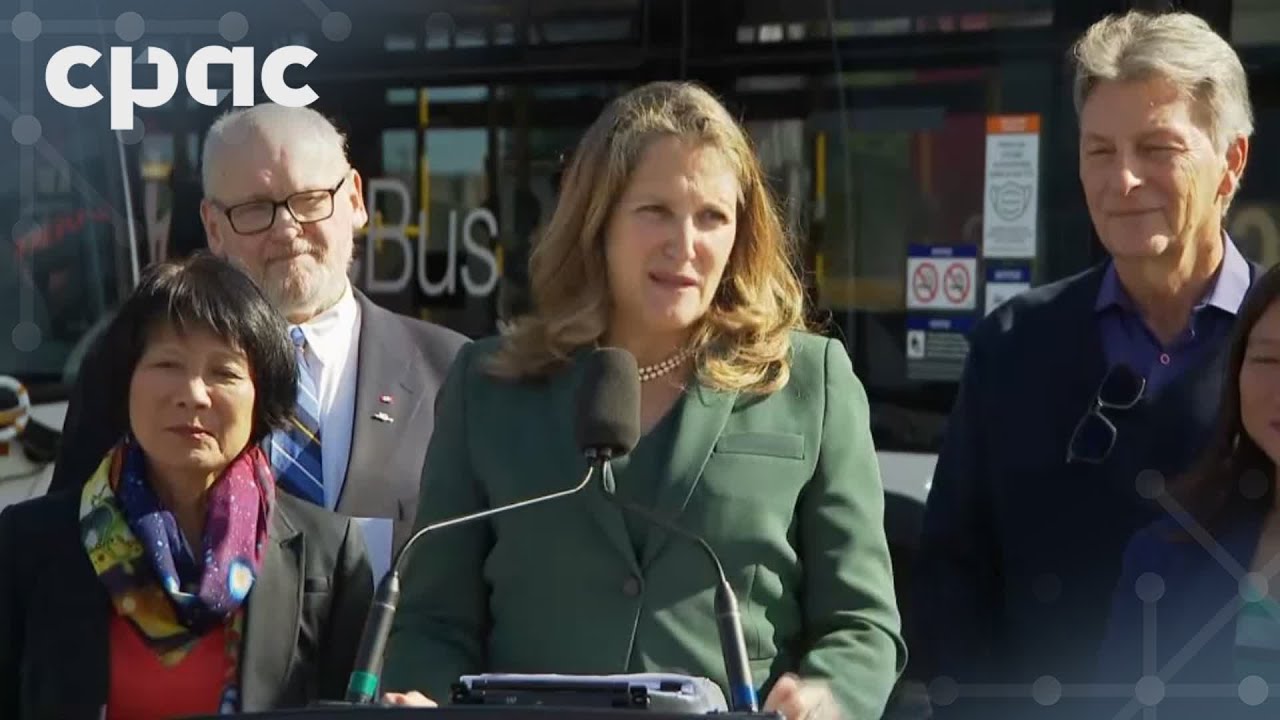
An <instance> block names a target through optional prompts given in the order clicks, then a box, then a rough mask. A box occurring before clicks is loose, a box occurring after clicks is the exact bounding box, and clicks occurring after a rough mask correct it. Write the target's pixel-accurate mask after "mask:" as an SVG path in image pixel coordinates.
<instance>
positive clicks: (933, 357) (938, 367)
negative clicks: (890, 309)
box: [907, 313, 976, 382]
mask: <svg viewBox="0 0 1280 720" xmlns="http://www.w3.org/2000/svg"><path fill="white" fill-rule="evenodd" d="M975 322H976V318H975V317H974V316H973V314H972V313H966V314H963V315H950V316H941V315H917V314H909V315H907V377H908V379H910V380H913V381H920V382H954V381H956V380H958V379H960V375H961V374H962V373H963V372H964V361H965V358H966V357H967V356H968V354H969V341H968V334H969V331H970V330H972V329H973V326H974V324H975Z"/></svg>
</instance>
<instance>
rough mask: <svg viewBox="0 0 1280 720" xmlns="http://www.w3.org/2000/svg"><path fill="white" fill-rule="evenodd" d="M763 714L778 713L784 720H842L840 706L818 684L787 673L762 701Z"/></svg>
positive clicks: (822, 684) (827, 691)
mask: <svg viewBox="0 0 1280 720" xmlns="http://www.w3.org/2000/svg"><path fill="white" fill-rule="evenodd" d="M764 711H765V712H776V713H781V714H782V716H783V717H784V718H787V720H842V718H843V717H844V714H843V713H841V712H840V704H839V703H838V702H837V701H836V699H835V696H834V695H832V694H831V688H830V687H828V686H827V684H826V683H825V682H823V681H821V680H802V679H800V678H799V677H798V676H796V675H793V674H791V673H787V674H785V675H783V676H782V677H780V678H778V682H776V683H774V685H773V689H772V690H770V691H769V697H767V698H765V701H764Z"/></svg>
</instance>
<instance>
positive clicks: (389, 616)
mask: <svg viewBox="0 0 1280 720" xmlns="http://www.w3.org/2000/svg"><path fill="white" fill-rule="evenodd" d="M591 460H592V462H591V464H590V465H588V466H587V472H586V474H585V475H583V477H582V482H579V483H578V484H577V485H575V486H574V487H572V488H569V489H568V490H561V491H559V492H554V493H551V494H550V495H540V496H538V497H534V498H529V499H528V500H521V501H520V502H515V503H511V504H510V505H502V506H500V507H496V508H489V509H488V510H481V511H479V512H474V513H470V514H468V515H461V516H459V517H455V518H450V519H448V520H441V521H440V522H436V523H432V524H430V525H426V526H424V527H422V528H420V529H419V530H418V531H417V532H415V533H414V534H413V535H411V536H410V537H409V540H408V541H407V542H406V543H405V544H404V547H402V548H400V552H399V553H397V554H396V559H395V562H393V563H392V564H391V570H390V571H389V572H388V573H387V574H386V575H385V576H383V578H382V581H381V582H380V583H378V590H377V592H376V593H375V594H374V599H373V604H372V605H371V606H370V608H369V614H368V615H367V616H366V617H365V623H364V631H363V633H362V634H361V636H360V649H359V651H358V652H357V653H356V661H355V666H354V667H353V668H352V670H351V678H350V680H349V681H348V683H347V695H346V700H345V702H346V703H349V704H356V705H370V704H373V703H374V702H375V701H376V700H377V693H378V686H379V685H380V684H381V682H382V657H383V654H384V653H385V652H386V649H387V639H388V638H389V637H390V635H391V621H392V620H393V619H394V618H395V614H396V607H397V604H398V603H399V602H400V569H401V566H402V565H403V564H404V561H405V558H406V557H408V556H409V550H410V549H411V548H412V547H413V545H414V543H416V542H417V541H418V540H419V539H420V538H422V537H424V536H426V535H428V534H430V533H433V532H435V531H436V530H443V529H445V528H449V527H453V526H455V525H464V524H466V523H469V522H472V521H475V520H483V519H484V518H487V517H490V516H493V515H497V514H499V513H504V512H507V511H508V510H518V509H520V508H524V507H529V506H530V505H537V504H539V503H544V502H547V501H548V500H558V499H560V498H563V497H567V496H569V495H573V494H574V493H577V492H580V491H581V490H582V489H583V488H585V487H586V486H587V485H588V484H589V483H590V482H591V477H592V475H594V473H595V471H596V468H597V467H599V466H600V465H602V464H603V465H604V467H606V468H607V467H608V465H607V463H608V459H607V458H605V459H603V460H599V459H596V458H594V457H593V458H591Z"/></svg>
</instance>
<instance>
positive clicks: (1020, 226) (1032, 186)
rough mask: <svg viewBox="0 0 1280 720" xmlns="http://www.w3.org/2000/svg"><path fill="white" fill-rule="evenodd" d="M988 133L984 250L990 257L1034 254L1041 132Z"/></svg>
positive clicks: (1019, 256) (983, 204) (983, 216)
mask: <svg viewBox="0 0 1280 720" xmlns="http://www.w3.org/2000/svg"><path fill="white" fill-rule="evenodd" d="M1031 127H1034V128H1035V131H1034V132H1007V131H996V132H990V131H989V132H988V134H987V156H986V174H985V175H986V176H985V178H984V182H983V190H982V197H983V203H982V254H983V256H984V257H989V258H1034V257H1035V256H1036V225H1037V219H1036V218H1037V210H1038V205H1039V197H1038V195H1039V192H1038V190H1039V187H1038V185H1039V179H1040V133H1039V123H1038V121H1037V122H1036V123H1035V124H1034V125H1031Z"/></svg>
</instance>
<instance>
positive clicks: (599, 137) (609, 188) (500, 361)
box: [490, 82, 805, 393]
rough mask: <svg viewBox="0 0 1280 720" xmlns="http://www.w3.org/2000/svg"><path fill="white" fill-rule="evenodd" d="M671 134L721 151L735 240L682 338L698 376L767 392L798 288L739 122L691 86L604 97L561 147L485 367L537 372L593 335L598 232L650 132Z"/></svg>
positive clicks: (602, 285) (598, 329)
mask: <svg viewBox="0 0 1280 720" xmlns="http://www.w3.org/2000/svg"><path fill="white" fill-rule="evenodd" d="M664 136H677V137H680V138H686V139H689V140H691V141H694V142H697V143H698V144H699V145H700V146H703V147H713V148H715V149H717V150H719V151H720V152H721V153H723V155H724V157H725V158H726V160H727V161H728V162H729V165H730V167H731V168H733V170H734V171H735V173H736V174H737V179H738V183H739V187H740V188H741V192H742V195H741V196H740V197H739V202H738V227H737V237H736V238H735V240H734V245H733V250H732V252H731V253H730V256H729V261H728V264H727V266H726V267H725V271H724V276H723V278H722V279H721V282H720V287H719V288H718V289H717V291H716V294H715V296H714V298H713V300H712V302H711V306H710V308H709V310H708V312H707V314H706V315H705V316H704V317H703V319H702V322H701V323H700V325H699V327H697V328H696V329H695V332H694V335H693V338H692V348H693V350H694V353H695V358H696V362H697V368H698V378H699V380H700V381H701V382H702V383H703V384H705V385H707V386H709V387H713V388H716V389H726V390H746V391H751V392H759V393H768V392H772V391H774V390H777V389H778V388H781V387H782V386H784V385H785V384H786V383H787V380H788V378H789V376H790V359H789V354H790V348H791V343H790V334H791V332H792V331H793V330H801V329H805V309H804V290H803V288H802V286H801V284H800V280H799V278H798V276H797V274H796V270H795V268H794V266H793V264H792V262H793V247H792V245H793V243H792V239H791V238H789V237H788V236H787V233H786V232H785V231H784V229H783V225H782V221H781V219H780V217H779V213H778V209H777V206H776V205H775V203H774V200H773V198H772V197H771V194H770V192H769V189H768V187H767V186H766V184H765V178H764V173H763V171H762V170H761V168H760V162H759V160H758V159H757V157H756V154H755V151H754V150H753V149H752V146H751V142H750V140H749V139H748V137H747V135H746V133H745V132H744V131H743V129H742V127H741V126H740V125H739V124H738V123H737V122H736V121H735V120H734V119H733V117H732V116H730V115H729V113H728V111H727V110H725V108H724V106H723V105H721V104H720V102H719V101H718V100H716V98H715V97H714V96H713V95H711V93H709V92H708V91H706V90H704V89H703V88H701V87H699V86H697V85H694V84H691V83H687V82H655V83H650V84H648V85H644V86H642V87H639V88H636V89H634V90H632V91H630V92H628V93H627V94H625V95H623V96H621V97H619V98H617V99H615V100H614V101H613V102H612V103H610V105H609V107H608V108H606V109H605V111H604V113H603V114H601V115H600V117H599V118H597V119H596V121H595V122H594V123H593V124H592V125H591V127H590V128H589V129H588V130H587V132H586V135H585V136H584V137H583V139H582V142H581V143H580V144H579V146H578V147H577V149H576V150H575V152H574V154H573V159H572V160H571V162H570V164H569V167H568V169H567V170H566V172H565V175H564V179H563V181H562V186H561V194H560V200H559V202H558V203H557V205H556V209H555V213H554V214H553V215H552V217H551V220H550V222H549V223H548V224H547V226H546V228H545V230H544V232H543V233H542V235H541V237H540V238H539V240H538V242H537V243H536V245H535V247H534V250H533V253H532V255H531V256H530V259H529V275H530V286H531V292H532V299H533V310H532V312H531V313H530V314H529V315H527V316H525V317H523V318H520V319H519V320H518V321H517V322H516V323H515V325H514V328H513V329H512V330H511V332H510V334H508V335H507V336H506V338H505V342H504V343H503V344H502V347H501V348H500V349H499V350H498V351H497V352H496V353H495V354H494V356H493V359H492V362H491V364H490V372H492V373H493V374H494V375H496V376H499V377H504V378H510V379H533V378H539V377H545V376H547V375H549V374H551V373H552V372H554V371H555V370H556V369H557V368H559V367H561V366H563V365H564V364H565V363H566V362H567V360H568V359H569V357H570V355H571V354H572V353H573V352H574V351H575V350H577V349H579V348H582V347H590V346H593V345H596V344H597V343H599V342H601V340H602V338H603V337H604V335H605V332H606V330H607V329H608V322H609V317H610V312H611V310H612V304H611V299H610V295H609V286H608V280H607V273H606V267H605V252H604V245H605V243H604V233H605V228H606V227H607V226H608V222H609V217H610V214H611V213H612V211H613V209H614V207H615V205H616V204H617V202H618V200H619V198H620V197H621V196H622V194H623V191H624V190H625V189H626V186H627V183H628V182H629V180H630V178H631V174H632V172H633V171H634V170H635V168H636V165H637V163H638V162H639V160H640V156H641V154H642V153H643V152H644V150H645V148H646V147H648V145H649V143H651V142H652V141H653V140H654V139H656V138H659V137H664Z"/></svg>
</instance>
